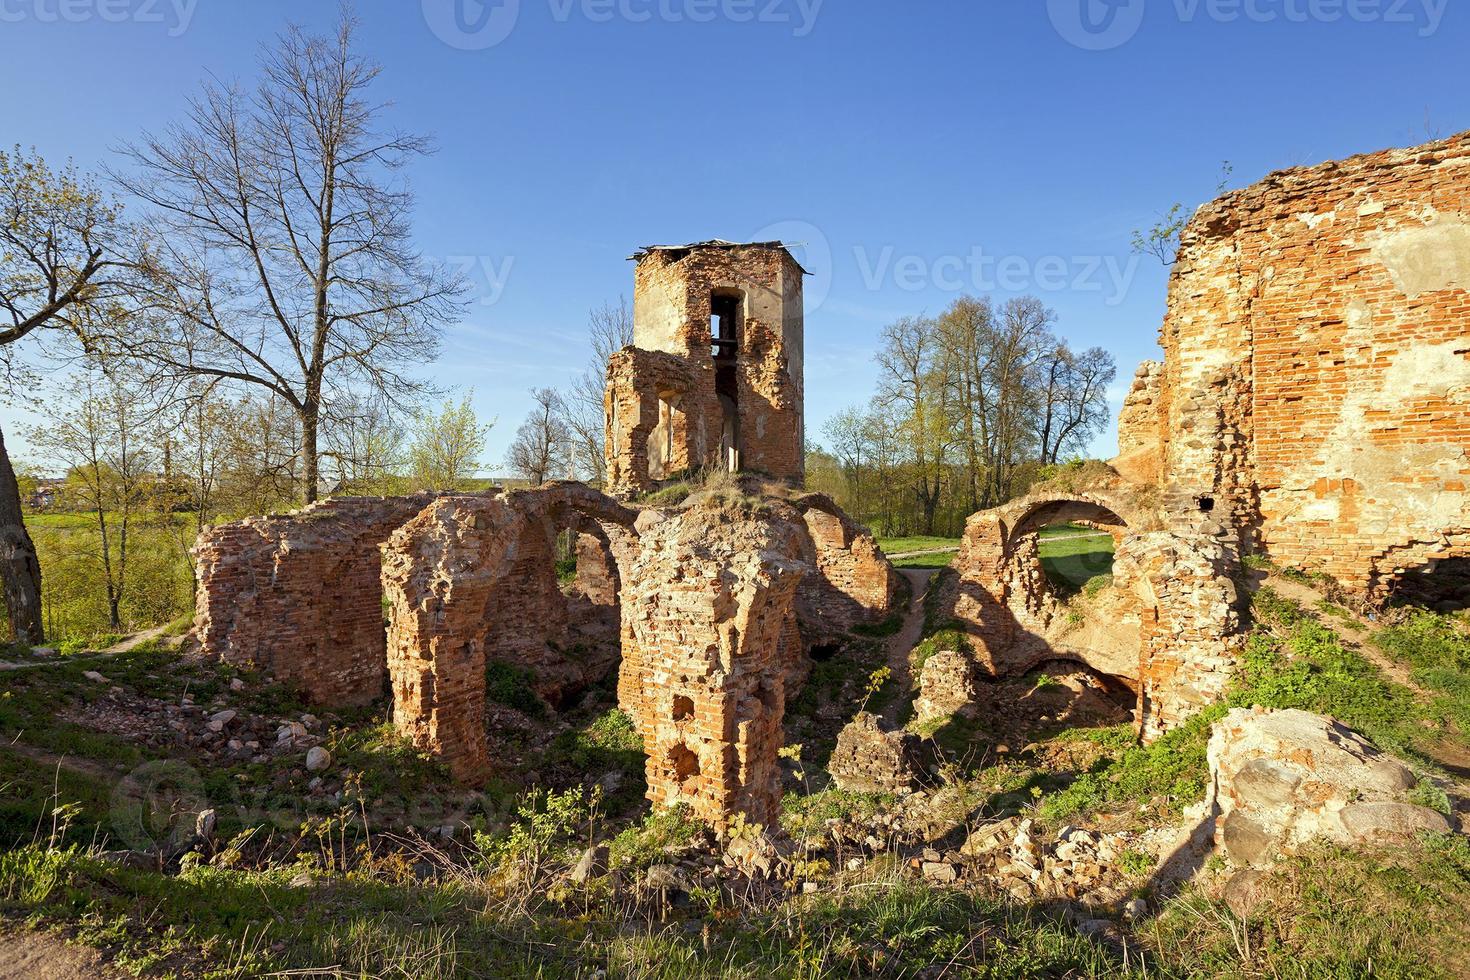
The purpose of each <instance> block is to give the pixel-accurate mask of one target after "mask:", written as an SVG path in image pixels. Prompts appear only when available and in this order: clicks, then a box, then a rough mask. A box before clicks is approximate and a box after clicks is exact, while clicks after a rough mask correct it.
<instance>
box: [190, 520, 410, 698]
mask: <svg viewBox="0 0 1470 980" xmlns="http://www.w3.org/2000/svg"><path fill="white" fill-rule="evenodd" d="M432 499H433V498H432V496H430V495H428V494H420V495H416V496H411V497H390V498H380V497H346V498H341V499H338V500H328V501H325V502H323V503H318V504H312V505H310V506H308V507H304V508H302V509H301V510H299V511H296V512H294V513H292V514H284V515H277V516H273V517H252V518H248V519H246V520H243V521H235V522H233V523H229V524H220V525H217V526H215V527H212V528H208V529H206V530H205V531H204V532H203V533H202V534H200V536H199V540H198V542H197V543H196V544H195V547H194V561H195V567H196V571H197V574H198V580H199V592H198V597H197V602H196V609H197V612H196V614H195V620H194V635H195V637H196V638H197V640H198V642H199V644H200V648H201V652H202V653H203V655H204V656H206V657H215V658H218V659H220V660H223V661H224V662H226V663H230V664H234V665H235V666H238V667H242V668H248V669H256V670H261V671H264V672H266V673H268V674H271V675H273V676H274V677H276V678H277V679H278V680H281V681H284V682H286V683H289V684H292V685H294V686H296V687H298V688H300V689H301V691H302V692H303V693H304V694H305V695H306V696H307V697H308V698H309V699H310V700H311V701H314V702H316V703H318V704H333V705H363V704H368V703H371V702H372V701H374V700H375V699H377V698H379V697H381V696H382V694H383V682H384V676H385V674H384V670H385V664H386V647H385V645H384V633H383V609H382V605H381V602H380V597H381V595H382V590H381V588H380V586H379V575H380V567H381V565H380V560H379V554H378V547H379V545H381V544H382V543H383V542H384V541H386V540H387V539H388V537H389V535H391V534H392V533H393V532H394V531H395V530H397V529H398V528H399V527H400V526H401V525H403V524H404V523H405V522H407V521H408V520H409V519H410V518H412V517H413V516H414V515H415V514H417V513H418V512H419V511H421V510H423V509H424V507H425V506H427V505H428V503H429V502H430V501H431V500H432Z"/></svg>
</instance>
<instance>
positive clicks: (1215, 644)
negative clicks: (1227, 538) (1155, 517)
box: [1113, 531, 1244, 741]
mask: <svg viewBox="0 0 1470 980" xmlns="http://www.w3.org/2000/svg"><path fill="white" fill-rule="evenodd" d="M1236 567H1237V566H1236V565H1235V563H1234V561H1233V559H1232V557H1231V555H1230V554H1229V552H1227V551H1226V549H1225V548H1224V547H1223V546H1222V545H1221V544H1220V543H1219V542H1218V541H1216V540H1215V539H1213V538H1210V537H1206V536H1204V535H1200V534H1192V535H1179V534H1174V533H1172V532H1169V531H1154V532H1150V533H1148V534H1140V535H1134V536H1132V537H1129V538H1126V539H1125V540H1124V542H1123V545H1122V547H1120V548H1119V549H1118V551H1117V553H1116V554H1115V555H1114V557H1113V581H1114V582H1115V583H1116V585H1117V586H1118V587H1119V588H1120V589H1124V590H1127V591H1130V592H1131V593H1133V594H1134V595H1135V596H1136V597H1137V601H1138V606H1137V608H1138V615H1139V620H1140V639H1141V641H1142V642H1141V649H1140V662H1139V670H1138V677H1139V683H1138V711H1137V714H1136V721H1137V724H1138V728H1139V732H1140V734H1141V735H1142V736H1143V738H1144V739H1145V740H1146V741H1147V740H1150V739H1153V738H1156V737H1157V736H1159V735H1161V734H1163V733H1164V732H1165V731H1167V730H1168V729H1170V728H1172V727H1174V726H1175V725H1178V724H1179V723H1180V722H1182V721H1184V720H1185V719H1187V718H1188V717H1189V716H1190V715H1192V714H1194V713H1195V712H1197V711H1198V710H1200V709H1201V708H1203V707H1206V706H1208V705H1211V704H1214V703H1215V702H1216V701H1218V700H1219V699H1220V698H1221V697H1222V696H1223V695H1224V693H1225V689H1226V687H1227V686H1228V685H1229V682H1230V674H1231V672H1232V671H1233V670H1234V668H1235V664H1236V662H1237V660H1238V659H1239V653H1240V647H1241V645H1242V643H1243V642H1244V634H1243V632H1242V630H1241V619H1240V613H1239V608H1238V607H1239V597H1238V595H1237V593H1236V588H1235V582H1234V580H1233V578H1232V577H1231V573H1232V572H1233V571H1234V570H1235V568H1236Z"/></svg>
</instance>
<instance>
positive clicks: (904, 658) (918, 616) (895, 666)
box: [883, 568, 934, 727]
mask: <svg viewBox="0 0 1470 980" xmlns="http://www.w3.org/2000/svg"><path fill="white" fill-rule="evenodd" d="M898 573H899V574H900V575H902V576H903V577H904V578H905V579H907V580H908V583H909V607H908V609H906V610H905V611H904V616H903V627H902V628H901V629H899V631H898V632H897V633H895V634H893V636H891V637H889V638H888V669H889V670H891V671H892V672H893V680H894V681H895V682H896V683H897V684H898V689H899V690H900V691H903V692H905V693H908V692H909V691H910V690H911V689H912V687H913V683H914V679H913V677H912V676H910V674H909V652H910V651H911V650H913V648H914V647H915V646H917V645H918V642H919V640H921V639H923V636H924V597H925V596H926V595H928V594H929V585H930V584H931V583H932V582H933V580H934V569H932V568H900V569H899V570H898ZM903 700H904V699H903V698H896V699H894V701H893V703H891V704H890V705H888V707H887V708H884V709H883V721H884V722H885V723H886V724H887V725H889V726H890V727H892V726H893V725H896V724H898V709H899V705H901V704H902V703H903Z"/></svg>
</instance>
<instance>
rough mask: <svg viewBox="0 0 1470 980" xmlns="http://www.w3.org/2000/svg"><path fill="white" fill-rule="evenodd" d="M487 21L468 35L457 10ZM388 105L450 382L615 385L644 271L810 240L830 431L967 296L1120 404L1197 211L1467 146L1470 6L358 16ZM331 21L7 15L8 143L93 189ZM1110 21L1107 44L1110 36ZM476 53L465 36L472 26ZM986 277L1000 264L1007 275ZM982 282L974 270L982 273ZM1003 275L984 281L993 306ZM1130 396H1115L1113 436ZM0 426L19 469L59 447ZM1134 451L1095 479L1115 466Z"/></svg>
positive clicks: (478, 397) (95, 8)
mask: <svg viewBox="0 0 1470 980" xmlns="http://www.w3.org/2000/svg"><path fill="white" fill-rule="evenodd" d="M456 3H459V4H463V5H464V6H463V7H462V8H461V9H460V11H459V16H458V18H456V11H455V9H454V6H455V4H456ZM356 10H357V13H358V15H359V17H360V18H361V20H362V22H363V24H362V34H361V42H362V47H363V48H364V49H365V51H366V52H368V53H369V54H371V55H372V56H373V57H375V58H376V59H378V60H379V61H380V62H381V63H382V65H383V69H384V70H383V74H382V77H381V79H380V80H379V83H378V92H379V95H380V96H381V97H382V98H384V99H389V100H391V101H392V102H393V107H392V109H391V114H392V118H393V120H394V122H396V123H398V124H399V125H401V126H403V127H405V128H409V129H412V130H416V131H419V132H425V133H429V134H432V135H433V136H434V137H435V138H436V140H437V142H438V145H439V152H438V153H437V154H436V155H435V156H433V157H431V158H429V159H427V160H425V161H422V162H420V163H419V164H418V165H417V166H416V168H415V170H414V171H413V174H412V179H413V183H414V186H415V189H416V191H417V193H418V197H419V205H418V215H417V223H416V234H417V236H418V239H419V244H420V247H421V248H422V250H423V251H424V252H425V254H427V255H430V256H435V257H439V258H443V259H446V260H450V261H453V262H455V263H458V264H462V265H465V266H466V267H467V268H468V270H469V274H470V279H471V281H472V283H473V284H474V286H475V295H474V297H473V300H472V302H471V304H470V306H469V307H468V308H467V309H466V312H465V317H464V320H463V322H462V323H461V324H459V325H458V326H456V327H453V328H451V329H450V331H449V332H448V333H447V335H446V337H445V345H444V353H443V356H442V357H441V358H440V360H439V361H438V362H437V363H435V364H432V365H426V366H425V372H426V373H428V374H430V375H432V376H433V377H434V378H435V379H436V380H437V381H438V382H439V383H440V384H442V385H444V386H446V387H457V388H460V389H466V390H467V389H470V388H473V389H474V392H475V403H476V407H477V409H478V410H479V411H480V413H481V414H482V415H483V416H484V417H486V418H491V417H495V418H498V423H497V425H496V427H495V429H494V431H493V433H492V436H491V446H490V450H489V452H488V453H487V459H486V463H487V464H488V466H487V468H488V469H492V470H493V469H495V468H496V464H497V463H498V461H499V460H500V458H501V457H502V455H503V453H504V450H505V447H506V444H507V443H508V442H509V440H510V438H511V437H512V435H513V434H514V431H515V428H516V426H517V425H518V424H519V423H520V421H521V420H522V418H523V417H524V416H525V414H526V412H527V411H528V409H529V408H530V398H529V396H528V394H527V392H528V389H529V388H531V387H532V386H535V385H542V384H552V385H560V384H563V383H565V382H566V381H567V380H569V378H570V377H571V376H572V375H573V374H574V373H576V372H577V371H580V370H581V369H582V367H583V366H584V364H585V361H586V351H585V345H584V340H583V338H584V335H585V324H586V318H587V310H588V309H589V308H590V307H593V306H596V305H600V304H601V303H603V302H606V301H615V300H616V299H617V298H618V297H619V296H620V295H626V296H629V297H630V298H631V285H632V268H631V265H630V264H629V263H628V262H626V261H625V258H626V256H627V255H629V254H630V253H631V252H632V251H633V249H634V248H635V247H637V246H639V245H643V244H649V243H655V242H673V241H689V240H693V239H702V238H712V237H719V238H728V239H749V238H753V237H757V236H759V237H783V238H786V239H789V240H796V241H803V242H806V243H807V244H808V251H807V253H806V254H805V256H804V258H805V259H806V261H807V263H808V265H809V267H810V268H812V269H813V270H814V271H816V272H818V273H819V275H818V276H817V277H815V278H814V279H813V280H809V282H808V298H809V302H808V310H807V350H808V359H807V375H806V379H807V427H808V431H809V432H810V433H812V434H813V435H814V437H816V438H817V439H818V440H820V439H821V436H820V433H821V430H822V425H823V423H824V422H825V420H826V419H827V418H828V417H829V416H830V415H831V414H833V413H834V412H835V411H837V410H839V409H841V408H843V407H845V406H847V405H851V404H857V403H861V402H864V401H866V399H867V398H868V396H869V395H870V393H871V392H872V389H873V385H874V380H875V369H874V367H873V364H872V353H873V350H874V348H875V345H876V340H877V335H878V331H879V330H880V329H881V327H882V326H883V325H884V324H885V323H886V322H888V321H889V320H892V319H894V318H896V317H899V316H903V315H906V314H913V313H920V312H929V313H937V312H939V311H940V310H941V309H943V308H944V307H945V306H946V305H947V304H948V303H949V302H951V301H952V300H953V299H954V298H955V297H956V296H958V295H960V294H961V293H964V292H972V293H973V292H981V291H987V290H986V289H985V287H987V286H988V287H989V289H988V291H989V292H991V293H992V294H994V295H995V296H996V297H997V298H998V299H1004V298H1006V297H1007V296H1009V295H1013V294H1022V293H1034V294H1036V295H1039V296H1041V297H1042V298H1043V299H1044V300H1045V301H1046V302H1047V303H1048V304H1049V305H1050V306H1051V307H1052V308H1054V309H1055V310H1056V312H1057V314H1058V324H1057V326H1058V330H1059V332H1061V333H1062V334H1063V335H1064V336H1066V337H1068V338H1070V339H1072V340H1073V341H1074V343H1075V344H1077V345H1079V346H1090V345H1093V344H1099V345H1102V346H1104V347H1107V348H1108V349H1110V350H1112V351H1113V352H1114V354H1115V355H1116V357H1117V360H1118V366H1119V383H1118V387H1117V390H1116V392H1115V395H1116V396H1117V398H1120V397H1121V394H1122V392H1123V390H1125V389H1126V385H1127V381H1128V380H1129V378H1130V377H1131V374H1132V371H1133V368H1134V367H1135V365H1136V364H1137V362H1138V361H1140V360H1142V359H1144V358H1147V357H1152V356H1156V354H1157V350H1158V349H1157V346H1156V340H1157V331H1158V326H1159V322H1160V320H1161V317H1162V315H1163V307H1164V291H1165V284H1166V275H1165V270H1164V269H1163V268H1162V266H1160V265H1159V264H1158V262H1157V261H1156V260H1154V259H1151V258H1142V259H1140V258H1137V257H1135V256H1131V255H1130V254H1129V251H1130V250H1129V245H1130V238H1131V233H1132V230H1133V229H1134V228H1137V227H1140V226H1145V225H1147V224H1149V223H1150V222H1151V221H1152V220H1153V219H1154V217H1155V215H1156V214H1157V213H1158V212H1160V211H1162V210H1163V209H1165V208H1167V207H1168V205H1169V204H1170V203H1172V202H1174V201H1176V200H1179V201H1184V202H1186V204H1188V205H1189V206H1190V207H1193V206H1194V205H1196V204H1198V203H1200V202H1202V201H1203V200H1204V199H1205V198H1206V197H1208V196H1210V195H1211V193H1212V191H1213V188H1214V187H1215V184H1216V182H1217V180H1218V178H1219V172H1220V163H1221V161H1222V160H1229V161H1231V162H1232V164H1233V165H1234V177H1233V178H1232V185H1239V184H1244V183H1248V182H1251V181H1253V180H1255V179H1257V178H1259V177H1261V176H1263V175H1264V174H1266V173H1267V172H1269V171H1271V170H1274V169H1278V168H1281V167H1287V166H1295V165H1300V164H1310V163H1316V162H1320V161H1322V160H1326V159H1331V158H1335V157H1340V156H1345V155H1348V154H1351V153H1355V152H1363V151H1370V150H1376V149H1381V148H1384V147H1388V146H1395V145H1409V144H1413V143H1419V142H1423V141H1424V139H1425V138H1426V134H1427V133H1430V132H1438V133H1439V134H1440V135H1449V134H1451V133H1455V132H1458V131H1460V130H1463V129H1467V128H1470V87H1467V85H1466V76H1465V64H1466V54H1465V53H1466V51H1467V50H1470V43H1467V42H1470V10H1467V9H1465V7H1464V5H1460V6H1459V7H1458V8H1456V9H1449V7H1448V6H1447V3H1446V0H1208V2H1207V0H1024V2H1023V0H988V2H985V0H982V2H961V0H945V2H940V0H910V2H906V3H895V2H878V0H519V2H517V0H491V3H490V6H488V7H484V8H482V7H481V6H480V5H479V3H478V2H477V0H359V2H358V3H357V5H356ZM335 13H336V6H335V4H332V3H325V2H320V3H319V2H304V0H295V2H287V0H248V2H247V0H0V52H3V57H0V91H3V92H4V93H5V95H4V97H3V101H0V141H3V142H4V143H6V144H10V143H21V144H25V145H34V146H35V147H36V148H37V149H38V150H39V151H40V152H41V153H42V154H43V155H45V156H46V157H47V158H48V159H51V160H53V161H59V160H61V159H63V158H66V157H72V158H74V159H75V160H76V161H77V163H78V164H80V165H82V166H84V167H95V166H97V165H98V164H100V163H102V162H103V161H106V160H109V159H111V156H110V148H111V147H113V146H115V145H116V144H117V143H118V142H120V141H122V140H125V139H128V138H131V137H133V136H135V135H136V134H137V133H138V132H140V131H141V130H143V129H147V128H159V127H162V126H164V125H166V124H167V123H168V122H169V121H170V120H172V119H174V118H176V117H178V116H179V115H180V113H181V111H182V108H183V104H184V99H185V98H186V96H187V95H188V94H189V93H191V92H193V91H195V90H196V89H197V87H198V85H199V82H200V81H201V79H203V78H204V77H206V75H207V74H211V73H212V74H214V75H216V76H218V77H220V78H224V79H231V78H242V79H249V78H251V77H252V75H253V71H254V61H255V58H256V54H257V49H258V45H259V44H260V43H261V42H265V41H268V40H269V39H271V38H272V37H273V36H274V35H275V33H276V32H278V31H279V30H280V28H281V27H282V26H283V25H284V24H285V23H286V22H287V21H288V20H290V19H293V18H294V19H296V20H298V21H302V22H305V23H307V24H309V25H318V26H321V27H323V28H325V27H328V26H329V25H330V24H331V22H332V21H333V20H334V18H335ZM1083 14H1086V15H1087V18H1088V20H1087V24H1089V25H1090V28H1089V27H1086V26H1084V24H1083V20H1082V16H1083ZM457 25H462V26H457ZM977 249H978V250H979V251H978V252H977ZM977 255H978V256H980V257H979V258H977V257H976V256H977ZM977 276H978V279H977ZM1116 404H1117V399H1116V398H1115V402H1114V405H1115V409H1116ZM25 413H26V406H25V405H24V404H23V403H21V404H17V405H15V406H13V407H12V408H11V410H9V411H7V412H5V413H3V415H0V418H3V420H4V422H5V424H6V428H7V436H8V437H11V438H13V439H14V441H15V442H17V443H19V445H17V446H16V447H15V449H16V450H17V455H19V456H21V457H22V458H26V459H29V460H31V461H33V462H37V463H41V464H42V465H43V466H44V463H45V460H43V459H40V458H38V457H37V456H36V455H34V454H33V453H31V452H29V449H28V447H27V446H26V445H25V444H24V440H22V439H20V438H19V433H16V434H15V435H14V436H12V435H11V433H12V432H15V428H16V425H15V423H16V422H17V421H18V420H19V419H20V418H21V417H23V416H24V415H25ZM1114 445H1115V443H1114V436H1113V433H1112V431H1111V429H1110V430H1109V432H1108V434H1107V435H1106V436H1105V437H1103V438H1101V439H1099V440H1098V442H1097V444H1096V445H1095V446H1094V451H1095V452H1096V453H1098V454H1099V455H1110V454H1111V453H1112V451H1113V449H1114Z"/></svg>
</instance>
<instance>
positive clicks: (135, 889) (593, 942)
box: [0, 827, 1142, 980]
mask: <svg viewBox="0 0 1470 980" xmlns="http://www.w3.org/2000/svg"><path fill="white" fill-rule="evenodd" d="M679 834H680V831H679V830H678V829H677V828H673V827H671V828H662V829H660V830H659V831H658V832H657V833H655V834H654V836H659V837H663V836H670V837H672V838H673V839H675V840H677V839H678V838H679ZM618 851H619V852H620V854H623V855H624V856H625V855H626V852H624V848H623V847H622V846H620V847H619V848H618ZM633 853H637V852H636V851H635V852H633ZM644 858H656V854H655V853H654V852H652V851H645V852H644V853H643V854H642V855H641V856H640V858H639V859H640V860H642V859H644ZM299 870H300V869H299V868H293V867H291V866H289V865H288V866H285V867H282V868H278V869H273V870H269V871H250V870H233V869H223V868H215V867H209V866H195V867H190V868H186V869H185V870H184V871H182V872H181V873H179V874H178V875H173V876H169V875H161V874H157V873H154V872H146V871H136V870H131V869H127V868H119V867H113V866H109V865H107V864H104V863H102V862H100V861H98V860H96V859H95V858H93V857H91V856H89V855H87V854H84V853H82V852H79V851H75V850H53V851H46V850H42V849H39V848H34V847H25V848H21V849H18V850H15V851H11V852H8V853H5V854H0V908H3V909H4V911H5V912H7V913H9V914H12V915H19V916H24V917H27V918H31V919H46V920H49V921H68V922H74V923H77V927H76V928H77V937H78V938H79V939H81V940H83V941H85V942H91V943H95V944H98V945H109V946H112V947H113V948H115V949H116V950H117V951H118V962H119V964H120V965H122V966H125V967H127V968H130V969H134V970H144V969H150V970H158V971H160V972H164V971H169V972H188V973H190V974H191V975H204V972H205V971H204V970H203V969H200V967H201V966H203V965H204V964H212V968H211V969H210V971H209V974H208V975H211V976H216V977H244V976H261V975H265V974H271V973H275V972H277V971H286V970H292V971H327V972H329V973H330V975H334V976H359V975H361V976H404V977H415V978H449V977H471V976H496V977H508V978H517V977H536V978H550V977H573V976H590V975H594V974H598V973H604V972H605V973H606V974H608V975H613V976H620V977H637V978H646V980H653V978H676V977H677V978H686V977H691V978H704V977H711V978H712V977H733V978H752V980H754V978H765V977H802V978H811V980H819V978H829V977H830V978H838V977H850V976H874V977H911V976H916V975H937V973H935V971H940V970H943V971H944V972H946V973H947V974H950V975H965V976H987V977H1030V976H1057V977H1060V976H1068V977H1125V976H1141V975H1142V974H1141V973H1137V972H1133V971H1130V970H1129V969H1128V968H1127V967H1125V965H1124V963H1123V960H1122V957H1121V956H1120V955H1119V954H1117V953H1114V952H1112V951H1110V950H1108V949H1107V948H1105V947H1102V946H1099V945H1098V944H1096V943H1094V942H1092V941H1090V940H1088V939H1086V938H1084V937H1082V936H1081V935H1079V934H1078V933H1077V932H1076V931H1075V930H1074V929H1072V928H1071V927H1070V926H1069V925H1068V924H1067V923H1066V922H1065V921H1064V920H1063V919H1062V918H1061V917H1060V915H1058V914H1055V913H1048V912H1045V911H1042V910H1039V909H1028V908H1023V907H1018V906H1012V905H1009V904H1006V903H1002V902H1000V901H998V900H995V899H991V898H986V897H982V896H977V895H972V894H967V893H964V892H959V891H952V890H936V889H931V888H928V887H925V886H923V885H921V884H915V883H911V882H907V881H903V880H900V879H899V878H898V877H897V876H896V875H888V876H881V877H877V878H875V879H873V881H872V887H868V888H863V889H857V890H853V891H850V892H846V893H842V894H837V895H822V896H815V897H812V898H809V899H800V898H798V899H793V900H791V901H790V902H789V903H786V904H784V905H782V906H780V907H779V908H777V909H776V910H775V911H771V912H764V913H761V912H753V913H746V914H738V913H736V910H734V909H731V910H729V911H730V912H731V913H736V914H726V915H722V916H717V917H715V918H713V919H710V920H707V922H706V923H705V925H704V928H703V929H702V930H694V931H691V930H689V929H685V928H683V924H682V923H681V922H677V921H676V922H675V923H672V924H671V927H667V928H666V927H660V926H657V925H650V926H647V927H644V928H638V927H630V926H626V925H620V924H618V923H615V922H612V921H609V920H607V919H604V918H601V917H599V916H597V915H592V916H588V915H586V914H575V915H573V914H567V915H563V916H541V917H537V918H534V919H532V918H527V917H524V916H513V915H507V914H503V913H497V911H496V910H495V909H494V908H493V907H492V908H490V909H487V908H486V906H485V903H484V899H483V896H482V894H481V893H480V892H479V891H478V890H477V888H476V887H475V885H474V883H473V881H468V882H464V883H419V882H417V881H415V880H414V878H413V876H412V874H411V872H405V870H404V869H401V868H397V867H395V866H393V865H391V864H383V865H380V866H377V867H374V868H372V869H371V870H364V871H362V872H360V873H354V874H351V875H345V876H340V875H320V874H319V875H315V876H314V878H315V883H314V884H309V885H301V884H296V885H293V884H292V882H293V880H295V879H296V875H297V872H298V871H299ZM716 901H718V899H716ZM165 924H166V925H165ZM1135 959H1136V957H1135Z"/></svg>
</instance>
